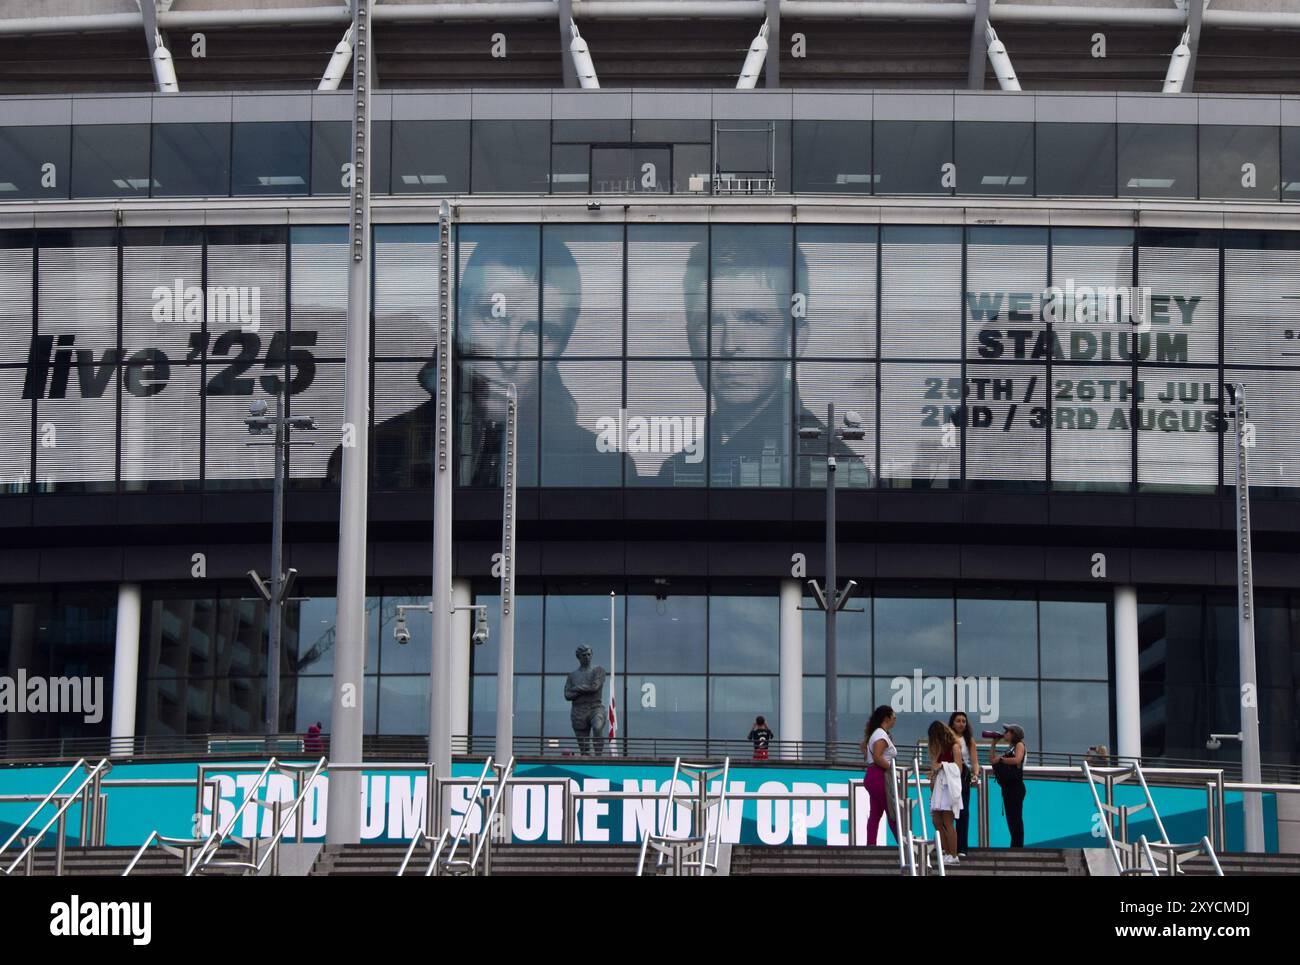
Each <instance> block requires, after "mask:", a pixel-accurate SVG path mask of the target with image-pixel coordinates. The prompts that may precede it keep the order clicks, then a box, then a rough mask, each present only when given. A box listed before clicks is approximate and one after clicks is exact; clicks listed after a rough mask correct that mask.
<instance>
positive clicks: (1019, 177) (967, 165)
mask: <svg viewBox="0 0 1300 965" xmlns="http://www.w3.org/2000/svg"><path fill="white" fill-rule="evenodd" d="M957 193H958V194H977V195H978V194H996V195H1024V196H1030V195H1032V194H1033V193H1034V125H1033V124H1029V123H1019V122H1012V121H958V122H957Z"/></svg>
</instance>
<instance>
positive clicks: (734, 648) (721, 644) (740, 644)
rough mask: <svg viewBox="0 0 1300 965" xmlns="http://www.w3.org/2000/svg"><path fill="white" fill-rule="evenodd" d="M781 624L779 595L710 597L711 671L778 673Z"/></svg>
mask: <svg viewBox="0 0 1300 965" xmlns="http://www.w3.org/2000/svg"><path fill="white" fill-rule="evenodd" d="M779 623H780V620H779V613H778V600H777V598H776V597H775V596H716V595H712V596H710V597H709V672H710V673H776V672H777V671H778V669H779V652H780V641H779V639H778V626H779ZM746 733H748V729H746Z"/></svg>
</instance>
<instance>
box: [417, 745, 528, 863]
mask: <svg viewBox="0 0 1300 965" xmlns="http://www.w3.org/2000/svg"><path fill="white" fill-rule="evenodd" d="M514 766H515V759H514V758H513V757H512V758H510V760H509V762H507V763H506V765H505V766H504V767H500V768H497V767H495V766H494V764H493V762H492V758H491V757H489V758H488V759H487V760H486V761H484V762H483V770H482V771H480V772H479V776H478V779H477V780H475V781H474V789H473V791H471V792H470V797H469V804H468V806H467V807H466V808H465V810H464V812H462V813H461V814H460V815H458V818H459V820H458V821H457V822H456V834H455V835H454V836H453V835H452V834H451V828H450V827H447V828H443V829H442V831H441V833H435V834H434V835H430V834H428V833H426V831H425V828H426V827H428V826H430V824H431V823H432V826H433V827H434V829H435V832H436V831H437V826H438V823H439V822H440V819H441V814H442V795H443V789H444V788H445V787H447V786H449V785H452V784H463V783H465V781H464V779H456V778H452V779H450V780H445V781H437V780H435V782H434V784H431V785H430V791H429V792H428V794H427V798H428V799H430V800H432V802H433V808H431V809H430V811H429V812H427V817H426V821H425V822H424V823H422V824H421V826H420V827H419V828H417V829H416V832H415V834H414V835H413V836H412V838H411V844H410V846H409V847H408V848H407V849H406V855H405V857H404V858H403V859H402V864H401V866H400V867H399V868H398V869H397V876H398V877H399V878H400V877H402V876H403V875H405V874H406V869H407V866H408V865H409V864H410V863H411V858H412V857H413V856H414V855H415V849H416V848H417V847H418V846H419V845H421V844H424V845H425V846H426V847H429V848H430V849H431V851H430V855H429V863H428V864H427V865H426V866H425V869H424V875H425V877H426V878H427V877H431V876H435V875H441V874H447V875H451V876H453V877H472V876H476V875H477V874H478V873H479V862H480V860H481V861H482V862H483V874H484V875H490V874H491V873H492V852H491V847H492V843H491V839H492V824H493V822H494V821H495V820H496V815H497V813H498V811H499V809H500V807H501V803H502V801H503V800H504V799H505V797H506V795H507V794H508V793H509V790H510V778H511V772H512V771H513V770H514ZM432 770H433V767H432V765H430V771H431V772H432ZM493 771H496V773H495V775H494V777H493V780H494V784H495V786H494V787H489V791H488V793H489V794H490V795H491V797H492V802H491V804H490V805H489V806H488V807H486V808H484V807H483V788H484V786H485V784H487V781H488V775H489V774H492V773H493ZM475 806H478V807H479V809H480V810H481V811H482V813H483V820H482V821H481V822H480V825H479V833H478V835H477V838H476V839H474V840H472V841H471V851H470V857H469V859H468V860H466V859H464V858H462V859H460V860H457V859H456V852H457V851H458V850H459V849H460V846H461V844H462V842H464V841H465V840H466V838H467V837H473V836H471V835H468V833H467V829H468V826H469V818H470V812H471V811H472V810H473V809H474V807H475ZM444 855H445V856H444Z"/></svg>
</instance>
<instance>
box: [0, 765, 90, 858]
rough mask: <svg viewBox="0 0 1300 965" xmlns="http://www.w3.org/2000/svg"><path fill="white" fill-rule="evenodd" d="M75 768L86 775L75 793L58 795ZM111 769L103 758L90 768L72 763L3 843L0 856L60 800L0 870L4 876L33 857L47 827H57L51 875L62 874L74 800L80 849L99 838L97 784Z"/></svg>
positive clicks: (48, 828)
mask: <svg viewBox="0 0 1300 965" xmlns="http://www.w3.org/2000/svg"><path fill="white" fill-rule="evenodd" d="M79 767H86V768H89V770H88V771H87V772H86V776H85V777H84V778H82V781H81V783H80V784H78V785H77V787H76V790H73V791H71V792H69V793H68V794H59V793H58V791H59V789H60V788H62V787H63V785H64V784H66V783H67V782H68V779H69V778H70V777H72V776H73V775H74V774H75V773H76V771H77V768H79ZM112 768H113V765H112V764H110V763H109V762H108V760H107V759H106V758H105V759H104V760H101V761H100V762H99V763H97V764H95V765H94V767H90V765H89V763H88V762H87V761H84V760H82V761H78V762H77V763H76V764H74V765H73V766H72V768H71V769H70V770H69V771H68V773H67V774H65V775H64V776H63V779H62V780H60V781H59V783H58V784H56V785H55V786H54V790H52V791H50V792H49V793H48V794H47V795H45V797H44V798H42V799H41V803H40V804H38V805H37V806H36V808H35V809H34V810H33V811H32V813H31V814H30V815H28V817H27V820H25V821H24V822H23V823H22V824H21V825H19V826H18V828H17V829H15V831H14V833H13V834H11V835H10V836H9V840H8V841H6V842H5V844H4V847H3V848H0V854H3V853H4V850H5V848H8V847H9V845H10V844H12V843H13V842H14V840H15V839H17V838H18V836H19V835H20V834H22V832H23V831H25V830H26V829H27V828H28V827H29V826H30V825H32V824H33V823H34V822H35V821H36V818H37V816H38V815H39V814H40V813H41V811H42V810H44V808H45V807H46V806H47V805H49V804H50V803H51V802H53V801H56V800H58V799H59V798H62V799H63V803H62V804H60V805H59V806H58V807H57V808H56V809H55V811H54V814H53V815H52V816H51V817H50V819H49V820H48V821H46V822H45V824H44V825H43V826H42V827H41V829H40V830H39V831H37V832H36V833H35V834H34V835H29V836H28V837H27V838H25V839H24V840H26V842H27V844H26V846H25V847H24V848H23V850H22V851H20V852H19V853H18V856H17V857H16V858H14V860H13V862H12V863H10V865H9V866H8V867H6V868H0V870H3V871H4V873H5V874H6V875H11V874H13V872H14V869H15V868H17V867H18V865H19V864H21V863H22V862H23V861H24V859H28V858H29V856H34V852H35V850H36V846H37V845H39V844H40V843H41V840H42V839H43V838H44V837H45V835H46V833H47V832H48V831H49V830H50V828H51V827H53V826H54V825H56V824H57V825H58V830H57V831H56V832H55V841H54V873H55V874H56V875H62V874H63V860H64V857H65V855H66V853H67V847H68V840H67V814H68V809H69V808H71V807H72V805H73V804H74V803H76V802H77V801H81V837H80V840H81V846H82V847H86V846H88V845H93V844H94V843H95V840H96V839H97V838H99V837H100V836H101V835H102V832H103V819H102V817H101V815H102V814H103V809H102V806H101V805H102V802H103V795H102V794H101V793H100V783H101V782H102V781H103V778H104V775H105V774H107V773H108V772H109V771H110V770H112ZM26 870H27V872H28V874H30V873H31V871H32V861H31V860H28V861H27V866H26Z"/></svg>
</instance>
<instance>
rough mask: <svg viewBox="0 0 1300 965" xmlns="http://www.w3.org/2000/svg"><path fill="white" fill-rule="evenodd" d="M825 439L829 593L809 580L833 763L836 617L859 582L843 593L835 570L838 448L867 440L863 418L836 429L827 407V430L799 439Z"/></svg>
mask: <svg viewBox="0 0 1300 965" xmlns="http://www.w3.org/2000/svg"><path fill="white" fill-rule="evenodd" d="M823 434H825V437H826V589H825V590H824V591H823V589H822V588H821V587H820V586H818V584H817V581H816V580H809V581H808V582H809V584H811V586H812V590H813V596H814V597H816V599H817V605H818V608H819V609H821V610H825V611H826V757H827V759H828V760H830V759H832V758H833V757H834V754H835V750H834V748H835V744H836V742H837V740H838V739H839V689H838V688H839V682H838V678H837V677H836V670H835V667H836V652H835V651H836V639H835V615H836V614H837V613H838V612H839V611H840V610H843V609H844V607H845V604H847V603H848V602H849V597H850V596H852V595H853V591H854V590H855V589H857V585H858V584H857V581H856V580H849V582H848V584H847V585H846V586H845V587H844V589H843V590H842V591H841V590H840V589H839V576H838V574H837V572H836V568H835V562H836V561H835V542H836V536H835V469H836V466H835V444H836V443H837V442H841V441H847V440H859V439H865V438H866V430H864V429H863V428H862V418H861V417H860V416H859V415H858V414H857V413H856V412H853V411H849V412H846V413H845V414H844V425H843V427H840V428H837V427H836V425H835V403H834V402H829V403H827V405H826V428H825V429H821V428H819V427H817V426H800V427H799V438H800V439H820V438H822V435H823Z"/></svg>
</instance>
